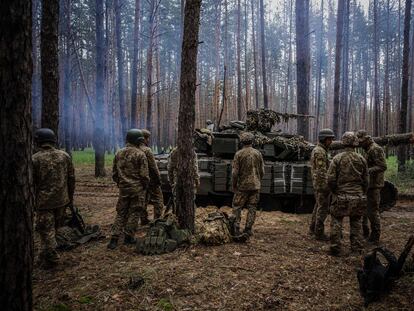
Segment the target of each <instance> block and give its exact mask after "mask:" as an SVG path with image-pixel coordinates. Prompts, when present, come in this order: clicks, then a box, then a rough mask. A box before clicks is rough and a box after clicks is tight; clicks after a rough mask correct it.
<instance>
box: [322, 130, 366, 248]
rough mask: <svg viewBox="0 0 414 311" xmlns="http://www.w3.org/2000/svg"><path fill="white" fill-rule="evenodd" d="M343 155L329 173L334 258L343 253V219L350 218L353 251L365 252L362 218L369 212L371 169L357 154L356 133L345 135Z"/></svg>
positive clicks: (343, 138)
mask: <svg viewBox="0 0 414 311" xmlns="http://www.w3.org/2000/svg"><path fill="white" fill-rule="evenodd" d="M342 144H343V145H344V146H345V150H344V152H342V153H340V154H338V155H336V156H335V157H334V158H333V160H332V162H331V165H330V166H329V170H328V186H329V188H330V190H331V192H332V202H331V210H330V212H331V245H330V253H331V255H333V256H339V255H340V254H341V239H342V222H343V218H344V217H347V216H349V218H350V228H351V229H350V239H351V249H352V251H355V252H361V250H362V241H361V240H362V232H361V231H362V227H361V218H362V216H363V215H364V214H365V212H366V192H367V190H368V166H367V162H366V161H365V159H364V157H363V156H361V155H360V154H358V153H356V152H355V147H356V146H357V145H358V138H357V137H356V135H355V134H354V133H353V132H345V133H344V134H343V136H342Z"/></svg>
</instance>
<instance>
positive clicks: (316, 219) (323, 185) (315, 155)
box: [309, 129, 335, 241]
mask: <svg viewBox="0 0 414 311" xmlns="http://www.w3.org/2000/svg"><path fill="white" fill-rule="evenodd" d="M318 138H319V143H318V145H317V146H316V147H315V148H314V149H313V150H312V154H311V160H310V163H311V171H312V184H313V189H314V190H315V207H314V209H313V212H312V219H311V223H310V226H309V233H310V234H315V237H316V239H317V240H322V241H327V240H329V238H328V236H326V235H325V227H324V223H325V220H326V217H328V214H329V200H330V191H329V187H328V179H327V174H328V168H329V156H328V150H329V146H330V145H331V144H332V141H333V139H334V138H335V135H334V133H333V131H332V130H331V129H323V130H320V131H319V135H318Z"/></svg>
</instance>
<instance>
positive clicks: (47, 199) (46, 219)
mask: <svg viewBox="0 0 414 311" xmlns="http://www.w3.org/2000/svg"><path fill="white" fill-rule="evenodd" d="M34 140H35V143H36V145H37V148H38V150H39V151H38V152H36V153H35V154H34V155H33V183H34V189H35V198H36V205H35V206H36V230H37V231H38V232H39V235H40V248H41V252H40V255H39V263H40V265H41V267H43V268H45V269H49V268H53V267H54V266H56V265H57V263H58V261H59V255H58V253H57V252H56V237H55V235H56V229H57V228H59V227H60V226H62V225H63V221H64V216H65V210H66V207H67V206H68V205H69V204H72V202H73V193H74V191H75V173H74V169H73V165H72V160H71V158H70V156H69V155H68V154H67V153H66V152H64V151H62V150H59V149H57V148H55V145H56V136H55V133H54V132H53V131H52V130H51V129H48V128H42V129H38V130H37V131H36V132H35V134H34Z"/></svg>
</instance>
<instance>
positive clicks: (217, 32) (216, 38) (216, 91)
mask: <svg viewBox="0 0 414 311" xmlns="http://www.w3.org/2000/svg"><path fill="white" fill-rule="evenodd" d="M215 5H216V23H215V30H214V46H215V57H214V60H215V73H214V99H213V122H214V124H217V122H218V118H219V103H220V40H221V0H216V3H215Z"/></svg>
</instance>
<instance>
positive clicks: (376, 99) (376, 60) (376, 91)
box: [373, 0, 380, 136]
mask: <svg viewBox="0 0 414 311" xmlns="http://www.w3.org/2000/svg"><path fill="white" fill-rule="evenodd" d="M373 9H374V47H373V51H374V55H373V56H374V60H373V61H374V118H373V127H374V131H373V132H374V136H378V135H379V134H380V131H379V126H380V125H379V124H380V122H379V113H380V95H379V83H378V71H379V70H378V63H379V52H378V0H374V8H373Z"/></svg>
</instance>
